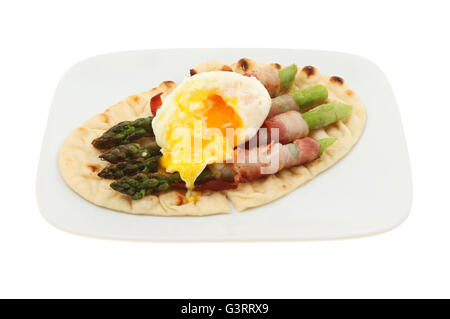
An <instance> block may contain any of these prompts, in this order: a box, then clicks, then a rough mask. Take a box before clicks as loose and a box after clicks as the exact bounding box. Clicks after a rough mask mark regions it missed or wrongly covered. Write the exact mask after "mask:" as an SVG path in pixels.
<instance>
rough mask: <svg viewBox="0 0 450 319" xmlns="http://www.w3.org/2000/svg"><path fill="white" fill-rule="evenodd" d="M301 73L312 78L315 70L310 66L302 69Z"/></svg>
mask: <svg viewBox="0 0 450 319" xmlns="http://www.w3.org/2000/svg"><path fill="white" fill-rule="evenodd" d="M302 71H303V72H304V73H305V74H306V76H307V77H310V76H313V75H315V74H316V73H317V70H316V68H315V67H313V66H312V65H307V66H305V67H303V69H302Z"/></svg>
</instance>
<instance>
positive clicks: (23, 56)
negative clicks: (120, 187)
mask: <svg viewBox="0 0 450 319" xmlns="http://www.w3.org/2000/svg"><path fill="white" fill-rule="evenodd" d="M448 12H449V8H448V7H446V1H430V0H428V1H396V2H394V1H392V0H391V1H380V0H378V1H373V2H370V3H369V2H363V1H344V0H340V1H307V2H306V1H303V2H301V1H292V2H288V1H281V0H276V1H258V2H256V1H243V0H240V1H231V0H227V1H225V0H223V1H194V0H190V1H173V0H172V1H166V2H165V1H158V2H157V4H151V1H130V0H128V1H121V2H119V1H92V0H91V1H66V2H64V1H14V2H13V1H8V2H6V1H3V2H1V4H0V34H1V37H0V44H1V49H0V92H1V99H0V101H1V106H0V114H1V115H2V118H1V124H0V127H1V129H2V130H1V134H2V139H1V140H2V144H3V145H2V147H1V148H0V149H1V155H0V158H1V159H0V161H1V163H0V167H1V181H0V194H1V195H0V196H1V203H0V207H1V209H0V212H1V213H0V297H152V298H170V297H178V298H186V297H190V298H195V297H199V298H200V297H210V298H216V297H273V298H278V297H286V298H288V297H289V298H290V297H308V298H315V297H361V298H365V297H387V298H389V297H450V291H449V287H450V275H449V272H450V254H449V244H450V209H449V206H450V205H449V197H450V189H449V186H448V179H449V177H450V176H449V175H450V174H449V171H448V168H449V163H450V162H449V159H450V152H449V149H450V148H449V144H450V136H449V135H450V134H449V130H450V125H449V118H450V103H449V99H448V96H449V83H450V63H449V58H450V50H449V44H448V43H449V36H448V33H449V31H450V22H449V18H448ZM177 47H274V48H277V47H281V48H307V49H323V50H337V51H344V52H348V53H353V54H358V55H361V56H364V57H367V58H369V59H370V60H372V61H374V62H375V63H377V64H378V65H379V66H380V67H381V69H382V70H384V72H385V73H386V75H387V77H388V78H389V80H390V82H391V84H392V86H393V89H394V92H395V94H396V98H397V101H398V104H399V107H400V113H401V116H402V119H403V124H404V129H405V134H406V138H407V142H408V147H409V152H410V157H411V164H412V171H413V180H414V200H413V207H412V210H411V214H410V216H409V218H408V219H407V220H406V221H405V222H404V223H403V224H402V225H401V226H399V227H398V228H396V229H394V230H392V231H390V232H388V233H385V234H381V235H377V236H374V237H367V238H362V239H352V240H341V241H324V242H274V243H268V242H265V243H186V244H180V243H137V242H120V241H108V240H98V239H90V238H84V237H80V236H76V235H71V234H68V233H65V232H62V231H60V230H58V229H56V228H54V227H53V226H51V225H49V224H48V223H47V222H46V221H45V220H44V219H43V218H42V217H41V216H40V214H39V211H38V208H37V204H36V198H35V177H36V170H37V164H38V158H39V151H40V147H41V142H42V137H43V133H44V128H45V125H46V121H47V116H48V111H49V107H50V103H51V99H52V96H53V93H54V90H55V88H56V85H57V83H58V81H59V79H60V78H61V76H62V75H63V74H64V72H65V71H66V70H67V69H68V68H69V67H70V66H72V65H73V64H74V63H76V62H78V61H80V60H82V59H84V58H86V57H89V56H92V55H97V54H101V53H107V52H111V51H121V50H135V49H151V48H177ZM374 89H376V88H374ZM373 164H374V165H376V163H373Z"/></svg>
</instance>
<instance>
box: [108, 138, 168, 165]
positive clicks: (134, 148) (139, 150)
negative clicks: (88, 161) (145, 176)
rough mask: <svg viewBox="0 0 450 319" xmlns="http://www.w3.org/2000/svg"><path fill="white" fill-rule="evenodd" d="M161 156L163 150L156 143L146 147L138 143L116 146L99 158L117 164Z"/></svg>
mask: <svg viewBox="0 0 450 319" xmlns="http://www.w3.org/2000/svg"><path fill="white" fill-rule="evenodd" d="M160 154H161V148H160V147H159V146H158V144H156V142H151V143H150V144H149V145H146V146H142V145H141V144H138V143H130V144H125V145H119V146H116V147H114V148H112V149H110V150H109V151H107V152H106V153H103V154H102V155H100V156H99V157H100V158H101V159H103V160H105V161H108V162H110V163H113V164H116V163H119V162H125V161H129V160H132V159H135V158H149V157H152V156H156V155H160Z"/></svg>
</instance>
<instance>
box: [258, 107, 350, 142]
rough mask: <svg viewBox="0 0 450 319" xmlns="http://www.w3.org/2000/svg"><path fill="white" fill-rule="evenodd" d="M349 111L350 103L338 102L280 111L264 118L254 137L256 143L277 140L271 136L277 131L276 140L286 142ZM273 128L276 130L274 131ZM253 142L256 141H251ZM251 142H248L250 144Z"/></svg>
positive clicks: (300, 136) (334, 120)
mask: <svg viewBox="0 0 450 319" xmlns="http://www.w3.org/2000/svg"><path fill="white" fill-rule="evenodd" d="M351 113H352V106H351V105H347V104H340V103H328V104H322V105H320V106H318V107H316V108H314V109H312V110H310V111H308V112H305V113H300V112H297V111H288V112H284V113H280V114H277V115H275V116H272V117H271V118H268V119H266V120H265V121H264V124H263V125H262V129H260V130H259V131H258V135H257V136H255V137H254V139H257V145H262V144H265V143H269V142H270V141H271V140H277V139H276V137H274V136H273V132H276V133H278V142H280V143H281V144H286V143H289V142H291V141H293V140H295V139H299V138H302V137H306V136H308V134H309V131H310V130H312V129H317V128H321V127H325V126H328V125H330V124H332V123H334V122H337V121H338V120H341V119H343V118H346V117H347V116H349V115H350V114H351ZM274 129H277V130H276V131H274ZM253 144H256V143H255V142H253ZM253 144H252V143H250V145H253Z"/></svg>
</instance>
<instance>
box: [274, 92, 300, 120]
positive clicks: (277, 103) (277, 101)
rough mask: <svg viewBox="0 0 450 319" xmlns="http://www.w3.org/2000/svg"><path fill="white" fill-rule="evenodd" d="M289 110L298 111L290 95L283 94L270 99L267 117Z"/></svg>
mask: <svg viewBox="0 0 450 319" xmlns="http://www.w3.org/2000/svg"><path fill="white" fill-rule="evenodd" d="M291 110H295V111H298V105H297V102H296V101H295V99H294V98H293V97H292V96H291V95H289V94H283V95H280V96H277V97H276V98H273V99H272V105H271V106H270V111H269V114H268V115H267V117H268V118H269V117H272V116H274V115H277V114H280V113H283V112H287V111H291Z"/></svg>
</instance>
